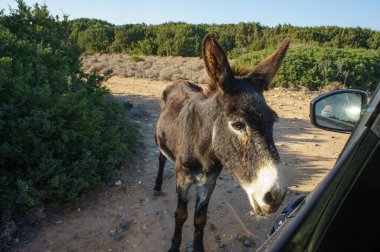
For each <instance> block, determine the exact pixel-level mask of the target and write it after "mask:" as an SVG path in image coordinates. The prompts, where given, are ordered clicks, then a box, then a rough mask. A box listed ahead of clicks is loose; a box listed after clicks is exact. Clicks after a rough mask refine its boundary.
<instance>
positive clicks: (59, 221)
mask: <svg viewBox="0 0 380 252" xmlns="http://www.w3.org/2000/svg"><path fill="white" fill-rule="evenodd" d="M62 223H63V221H61V220H58V221H56V222H55V224H57V225H58V224H62Z"/></svg>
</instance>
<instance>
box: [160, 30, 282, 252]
mask: <svg viewBox="0 0 380 252" xmlns="http://www.w3.org/2000/svg"><path fill="white" fill-rule="evenodd" d="M288 46H289V40H284V41H283V42H282V43H281V45H280V47H279V48H278V49H277V51H276V52H275V53H274V54H272V55H271V56H269V57H268V58H266V59H264V60H263V61H262V62H260V63H259V64H258V65H257V66H256V67H255V68H253V69H252V70H250V71H248V70H246V69H245V70H242V71H241V72H240V76H235V74H234V72H233V71H232V69H231V67H230V65H229V63H228V60H227V56H226V54H225V53H224V51H223V49H222V47H221V46H220V45H219V43H218V41H217V40H216V38H215V36H214V35H213V34H211V33H209V34H207V35H206V36H205V38H204V39H203V42H202V57H203V60H204V63H205V67H206V71H207V73H208V75H209V78H210V83H209V85H208V86H207V88H205V89H202V88H201V87H199V86H198V85H196V84H193V83H191V82H188V81H184V80H180V81H176V82H174V83H173V84H171V85H169V86H168V87H166V88H165V90H164V91H163V94H162V97H161V101H160V107H161V113H160V117H159V119H158V122H157V125H156V135H155V140H156V144H157V146H158V148H159V150H160V154H159V169H158V176H157V179H156V183H155V187H154V190H155V191H156V192H161V186H162V181H163V172H164V166H165V162H166V160H167V159H170V160H171V161H173V162H174V163H175V169H176V189H177V194H178V203H177V209H176V212H175V230H174V235H173V238H172V242H171V248H170V249H169V251H179V248H180V245H181V240H182V226H183V224H184V222H185V221H186V219H187V216H188V213H187V196H188V191H189V188H190V186H191V185H193V184H194V185H195V186H196V203H195V213H194V239H193V250H194V251H204V247H203V232H204V227H205V224H206V218H207V207H208V204H209V200H210V197H211V194H212V192H213V189H214V187H215V183H216V180H217V178H218V175H219V173H220V172H221V170H222V169H223V167H225V168H226V169H227V170H228V171H229V172H230V173H231V174H232V175H233V176H234V178H235V179H236V180H237V181H238V182H239V183H240V184H241V185H242V188H243V189H244V190H245V191H246V193H247V194H248V199H249V202H250V204H251V206H252V208H253V213H255V214H257V215H268V214H270V213H273V212H274V211H275V210H276V209H277V208H278V207H279V205H280V204H281V202H282V201H283V199H284V197H285V195H286V191H287V184H286V179H285V176H284V173H283V171H282V169H281V167H280V166H279V163H280V158H279V154H278V152H277V149H276V147H275V144H274V140H273V124H274V122H275V121H276V120H277V118H278V117H277V115H276V113H275V112H274V111H273V110H272V109H271V108H270V107H269V106H268V105H267V104H266V102H265V99H264V96H263V91H264V90H267V89H268V86H269V84H270V83H271V81H272V79H273V77H274V75H275V73H276V72H277V71H278V69H279V68H280V66H281V64H282V61H283V59H284V57H285V54H286V51H287V49H288Z"/></svg>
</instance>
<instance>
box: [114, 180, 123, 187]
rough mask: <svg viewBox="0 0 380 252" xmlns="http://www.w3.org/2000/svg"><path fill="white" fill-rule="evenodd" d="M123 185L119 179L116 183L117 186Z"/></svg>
mask: <svg viewBox="0 0 380 252" xmlns="http://www.w3.org/2000/svg"><path fill="white" fill-rule="evenodd" d="M122 184H123V182H121V180H120V179H119V180H118V181H116V182H115V186H121V185H122Z"/></svg>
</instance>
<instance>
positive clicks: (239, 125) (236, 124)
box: [231, 122, 245, 130]
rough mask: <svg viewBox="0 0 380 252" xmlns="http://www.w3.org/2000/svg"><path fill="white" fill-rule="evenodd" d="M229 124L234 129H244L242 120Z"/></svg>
mask: <svg viewBox="0 0 380 252" xmlns="http://www.w3.org/2000/svg"><path fill="white" fill-rule="evenodd" d="M231 126H232V128H234V129H235V130H243V129H245V123H243V122H233V123H231Z"/></svg>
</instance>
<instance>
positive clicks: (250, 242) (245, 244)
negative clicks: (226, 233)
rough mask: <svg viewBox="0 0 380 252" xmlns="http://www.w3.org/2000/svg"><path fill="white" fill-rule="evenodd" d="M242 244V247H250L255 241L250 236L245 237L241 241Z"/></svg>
mask: <svg viewBox="0 0 380 252" xmlns="http://www.w3.org/2000/svg"><path fill="white" fill-rule="evenodd" d="M243 245H244V247H249V248H252V247H253V246H254V245H255V243H254V242H253V241H252V240H251V239H250V238H247V239H245V240H244V241H243Z"/></svg>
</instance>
